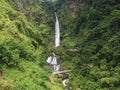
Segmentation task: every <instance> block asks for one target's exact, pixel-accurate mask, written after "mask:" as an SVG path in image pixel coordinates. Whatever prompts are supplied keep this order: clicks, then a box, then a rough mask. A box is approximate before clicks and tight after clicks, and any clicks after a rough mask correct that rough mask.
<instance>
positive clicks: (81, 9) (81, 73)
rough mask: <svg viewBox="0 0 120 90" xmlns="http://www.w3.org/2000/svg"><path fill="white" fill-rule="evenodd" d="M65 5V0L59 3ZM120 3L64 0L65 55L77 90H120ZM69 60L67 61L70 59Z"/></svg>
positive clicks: (63, 37) (60, 16) (64, 58)
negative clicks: (78, 89)
mask: <svg viewBox="0 0 120 90" xmlns="http://www.w3.org/2000/svg"><path fill="white" fill-rule="evenodd" d="M59 1H61V0H59ZM119 3H120V2H119V1H118V0H112V1H110V0H102V1H101V0H94V1H92V0H86V1H85V0H84V1H82V0H81V1H79V0H75V1H74V2H72V0H64V1H62V2H61V3H59V4H60V6H61V7H59V6H58V13H59V14H58V15H59V20H60V24H61V33H62V36H61V37H62V47H63V48H64V49H63V50H64V51H67V50H68V49H71V48H72V49H77V50H78V51H77V52H73V51H72V52H71V51H69V50H68V52H65V53H64V54H66V55H61V58H62V60H63V62H64V63H65V64H68V65H69V66H68V67H66V68H71V69H73V72H71V73H70V76H71V78H72V80H71V85H72V86H73V90H76V89H77V88H81V89H82V90H119V89H120V87H119V84H120V78H119V74H120V71H119V70H120V61H119V58H120V57H119V55H120V50H119V47H120V42H119V41H120V31H119V30H120V28H119V26H120V8H119V6H120V4H119ZM66 57H67V58H66Z"/></svg>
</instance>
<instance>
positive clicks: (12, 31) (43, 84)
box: [0, 0, 62, 90]
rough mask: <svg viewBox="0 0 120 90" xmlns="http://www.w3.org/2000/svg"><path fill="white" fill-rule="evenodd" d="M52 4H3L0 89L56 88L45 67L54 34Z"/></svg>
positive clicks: (23, 0) (7, 0) (34, 0)
mask: <svg viewBox="0 0 120 90" xmlns="http://www.w3.org/2000/svg"><path fill="white" fill-rule="evenodd" d="M49 4H50V3H49V2H46V1H44V0H1V1H0V90H53V89H54V88H55V87H54V85H52V84H51V83H50V81H49V78H48V77H49V73H50V71H51V70H50V69H49V67H46V64H45V59H46V56H47V55H48V52H46V51H47V47H49V46H52V45H53V44H52V40H53V37H51V36H52V35H53V32H54V31H53V30H52V28H53V24H54V23H53V21H54V17H53V16H52V15H53V14H51V13H52V10H51V12H50V11H49V10H48V8H49V7H51V6H50V5H49ZM49 16H50V17H51V18H49ZM50 34H51V35H50ZM56 86H57V87H58V89H59V90H62V86H60V85H59V84H57V85H56Z"/></svg>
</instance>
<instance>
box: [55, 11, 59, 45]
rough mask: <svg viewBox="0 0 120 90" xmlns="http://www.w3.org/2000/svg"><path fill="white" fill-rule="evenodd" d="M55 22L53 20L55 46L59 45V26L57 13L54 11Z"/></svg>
mask: <svg viewBox="0 0 120 90" xmlns="http://www.w3.org/2000/svg"><path fill="white" fill-rule="evenodd" d="M55 17H56V22H55V47H58V46H60V27H59V20H58V17H57V14H56V12H55Z"/></svg>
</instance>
